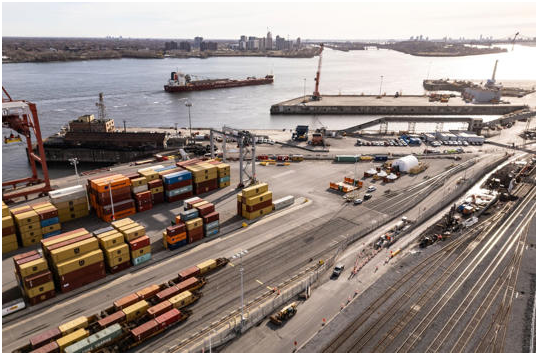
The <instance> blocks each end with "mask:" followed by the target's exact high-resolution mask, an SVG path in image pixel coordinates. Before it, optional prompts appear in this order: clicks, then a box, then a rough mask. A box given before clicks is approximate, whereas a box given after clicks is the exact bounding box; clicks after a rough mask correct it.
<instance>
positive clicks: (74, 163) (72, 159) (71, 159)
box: [69, 158, 80, 182]
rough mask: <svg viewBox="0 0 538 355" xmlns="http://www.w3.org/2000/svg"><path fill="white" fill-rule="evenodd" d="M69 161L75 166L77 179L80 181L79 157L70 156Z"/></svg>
mask: <svg viewBox="0 0 538 355" xmlns="http://www.w3.org/2000/svg"><path fill="white" fill-rule="evenodd" d="M69 163H71V165H73V166H74V167H75V175H76V176H77V181H78V182H80V178H79V176H78V171H77V165H78V158H70V159H69Z"/></svg>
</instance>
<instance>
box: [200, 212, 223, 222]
mask: <svg viewBox="0 0 538 355" xmlns="http://www.w3.org/2000/svg"><path fill="white" fill-rule="evenodd" d="M202 220H203V221H204V224H208V223H211V222H215V221H218V220H219V213H218V212H211V213H209V214H207V215H205V216H204V217H202Z"/></svg>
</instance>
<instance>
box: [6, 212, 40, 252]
mask: <svg viewBox="0 0 538 355" xmlns="http://www.w3.org/2000/svg"><path fill="white" fill-rule="evenodd" d="M10 211H11V214H12V215H13V220H14V221H15V225H16V230H17V232H18V235H19V237H20V239H21V244H22V246H23V247H27V246H30V245H33V244H37V243H39V241H40V240H41V239H42V237H43V234H42V233H41V223H40V222H39V215H38V214H37V213H36V212H35V211H34V210H33V209H32V207H30V206H21V207H15V208H12V209H11V210H10Z"/></svg>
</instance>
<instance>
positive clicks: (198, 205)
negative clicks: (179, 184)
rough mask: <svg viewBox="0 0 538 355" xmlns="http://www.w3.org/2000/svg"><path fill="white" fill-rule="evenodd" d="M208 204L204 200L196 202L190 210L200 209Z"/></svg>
mask: <svg viewBox="0 0 538 355" xmlns="http://www.w3.org/2000/svg"><path fill="white" fill-rule="evenodd" d="M208 203H209V202H207V201H206V200H202V201H200V202H197V203H195V204H194V205H192V208H197V207H201V206H203V205H207V204H208Z"/></svg>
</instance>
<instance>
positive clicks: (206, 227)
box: [204, 221, 219, 231]
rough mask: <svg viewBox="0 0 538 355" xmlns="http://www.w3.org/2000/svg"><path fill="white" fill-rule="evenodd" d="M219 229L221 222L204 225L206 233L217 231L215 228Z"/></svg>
mask: <svg viewBox="0 0 538 355" xmlns="http://www.w3.org/2000/svg"><path fill="white" fill-rule="evenodd" d="M218 227H219V221H214V222H210V223H207V224H204V230H205V231H208V230H211V229H215V228H218Z"/></svg>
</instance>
